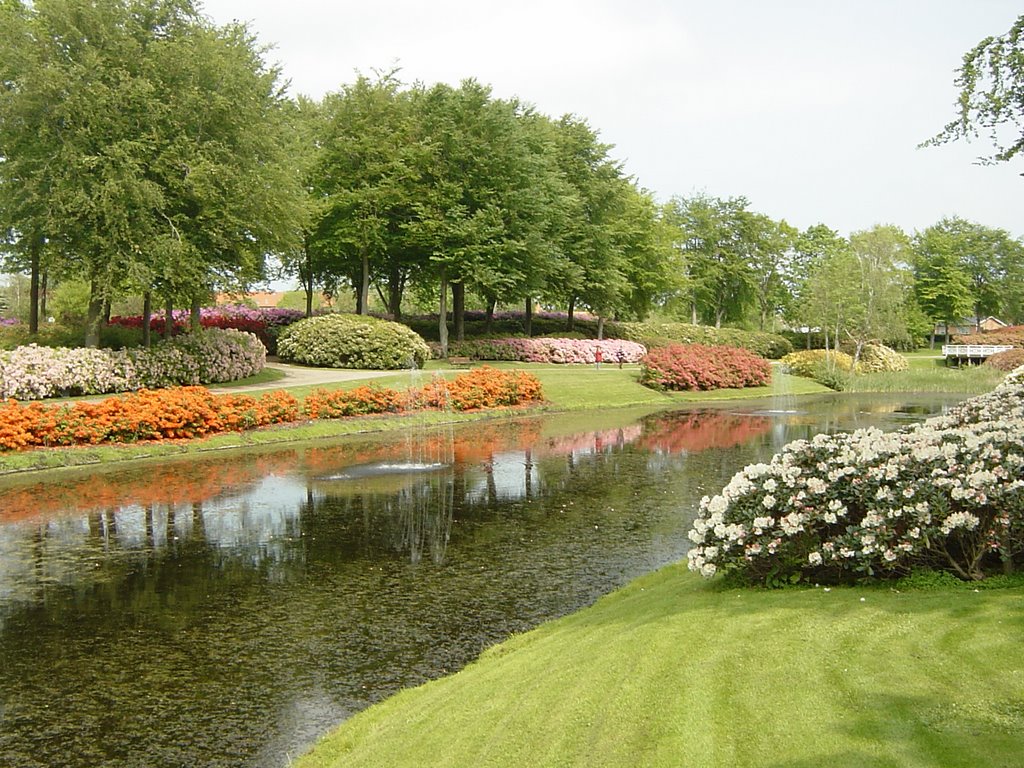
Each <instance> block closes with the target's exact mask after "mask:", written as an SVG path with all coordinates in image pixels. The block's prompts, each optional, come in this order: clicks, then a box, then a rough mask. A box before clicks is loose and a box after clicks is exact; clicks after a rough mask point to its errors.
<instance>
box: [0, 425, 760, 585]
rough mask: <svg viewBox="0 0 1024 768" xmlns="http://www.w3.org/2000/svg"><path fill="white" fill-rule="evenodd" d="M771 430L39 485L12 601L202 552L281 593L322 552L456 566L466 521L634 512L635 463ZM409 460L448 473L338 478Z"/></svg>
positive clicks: (637, 434) (587, 436)
mask: <svg viewBox="0 0 1024 768" xmlns="http://www.w3.org/2000/svg"><path fill="white" fill-rule="evenodd" d="M771 426H772V420H771V419H769V418H768V417H766V416H759V415H750V414H737V413H730V412H727V411H723V410H718V411H685V412H682V411H681V412H667V413H658V414H653V415H650V416H647V417H646V418H644V419H642V420H641V421H638V422H634V423H631V424H626V425H622V426H616V427H614V428H609V429H597V430H587V431H572V432H566V433H560V434H546V433H545V431H544V430H545V422H544V421H543V420H541V419H533V420H524V421H521V422H511V423H509V422H506V423H491V424H475V425H472V426H470V427H468V428H462V429H459V430H455V429H453V428H450V427H444V428H436V429H427V428H424V427H420V428H418V429H416V430H410V431H409V432H408V433H407V434H405V435H404V436H403V437H402V438H401V439H400V440H393V439H392V440H384V439H375V440H368V441H361V442H357V441H349V442H346V443H343V444H335V445H316V446H311V447H307V448H305V449H302V450H300V449H296V448H289V449H287V450H284V451H275V452H257V453H253V454H246V455H242V456H238V457H235V458H233V459H231V460H225V459H208V458H204V459H202V460H197V461H191V462H187V463H186V462H171V463H168V464H165V465H159V466H153V467H146V468H145V469H144V470H131V471H123V472H118V473H116V474H111V473H97V474H95V475H92V476H89V477H81V478H77V479H74V480H68V481H65V482H63V483H59V484H46V485H43V484H39V483H26V484H22V485H20V486H16V487H14V488H13V489H11V490H8V491H6V492H4V493H3V494H2V495H0V510H2V512H0V520H2V521H6V523H5V524H0V600H3V602H4V603H8V604H10V603H18V602H22V601H34V600H37V599H39V597H40V595H41V592H40V591H41V590H45V589H47V588H51V587H54V586H60V585H72V584H78V583H82V582H89V581H95V580H97V579H103V578H107V577H108V576H109V573H108V571H109V570H110V569H111V568H114V570H116V568H117V567H119V566H117V565H116V564H117V563H129V562H130V563H134V564H135V565H136V566H137V565H139V564H146V563H149V562H151V561H153V560H154V559H157V558H159V557H161V556H164V555H166V554H172V555H173V554H176V553H178V552H180V551H181V550H182V548H183V547H189V546H191V547H194V548H198V549H202V550H203V551H204V552H205V555H204V556H205V557H206V558H207V559H208V561H209V563H210V565H211V566H212V567H215V568H222V569H223V568H225V567H228V565H229V564H242V565H245V566H247V567H263V568H266V569H267V573H268V578H286V576H285V575H284V574H285V572H286V570H287V567H288V564H289V563H295V562H303V561H305V560H306V559H307V558H308V556H309V552H310V547H313V548H315V547H316V546H317V544H316V542H317V541H318V540H319V541H326V540H331V541H333V542H334V545H335V546H342V547H344V548H346V549H347V550H348V551H347V556H351V557H367V556H377V554H378V553H381V552H389V553H391V554H392V555H393V556H394V555H397V556H400V557H403V558H408V560H409V561H410V562H412V563H414V564H415V563H419V562H420V561H422V560H428V561H429V562H433V563H441V562H443V561H444V559H445V556H446V552H447V548H448V545H449V542H450V540H451V537H452V534H453V523H454V522H456V521H457V520H459V519H460V518H466V519H472V518H481V517H486V515H487V514H488V510H491V509H496V508H498V507H500V506H501V505H503V504H507V503H509V502H515V501H519V500H524V501H530V500H534V499H540V498H543V497H544V496H545V494H550V493H553V492H560V491H562V490H564V489H566V488H571V487H575V488H580V487H584V486H585V487H587V488H588V489H593V488H606V487H607V493H608V494H609V496H610V497H612V496H616V497H619V501H618V502H617V503H619V504H626V503H628V501H629V499H628V494H629V493H639V490H636V489H634V490H632V491H631V490H630V483H632V482H633V481H634V479H633V478H632V477H629V476H627V473H626V471H625V470H624V469H623V468H622V467H621V466H620V458H619V457H620V456H621V455H622V454H623V452H625V451H627V450H633V451H639V452H641V453H643V454H645V455H646V456H647V457H648V458H647V469H648V471H658V472H671V471H675V470H677V469H678V466H679V461H681V460H690V459H689V457H692V455H693V454H697V453H700V452H704V451H708V450H711V449H717V448H730V447H732V446H736V445H741V444H745V443H749V442H751V441H755V440H757V439H759V438H760V437H761V436H763V435H764V434H765V433H767V432H768V431H769V430H770V429H771ZM596 459H601V460H600V461H597V460H596ZM402 461H405V462H409V463H410V464H422V465H425V466H436V467H437V468H436V469H433V470H432V471H428V472H419V471H408V472H401V471H400V472H397V473H393V474H380V475H374V474H372V473H370V474H367V475H366V476H361V477H358V478H355V479H338V478H339V477H344V473H343V472H342V470H344V469H345V468H346V467H352V466H364V467H371V468H372V467H374V466H376V465H381V464H385V463H388V464H396V463H397V464H399V465H400V464H401V462H402ZM713 474H715V475H716V476H717V472H716V473H713ZM609 478H611V479H612V482H608V479H609ZM639 482H643V481H642V480H640V481H639ZM715 482H717V479H716V480H715ZM709 490H711V491H713V490H714V489H709ZM623 494H626V495H623ZM321 525H327V526H331V527H332V528H335V529H336V528H337V527H338V526H341V527H342V528H343V529H344V530H343V531H342V533H343V534H345V535H344V536H342V537H341V538H339V536H337V535H334V534H336V533H338V531H336V530H333V531H322V530H318V529H319V528H320V526H321ZM111 563H114V564H115V565H114V566H111V565H110V564H111ZM275 569H276V570H275ZM275 573H277V574H279V575H278V576H274V574H275Z"/></svg>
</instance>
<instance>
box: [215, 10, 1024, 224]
mask: <svg viewBox="0 0 1024 768" xmlns="http://www.w3.org/2000/svg"><path fill="white" fill-rule="evenodd" d="M203 8H204V11H205V13H206V14H207V15H208V16H209V17H210V18H212V19H213V20H214V21H215V22H216V23H218V24H224V23H227V22H229V21H232V20H234V19H237V20H241V21H246V22H248V23H249V27H250V29H251V30H252V31H253V32H254V33H255V34H256V35H257V37H258V38H259V40H260V41H261V42H262V43H264V44H268V45H272V46H274V48H273V50H272V51H271V52H269V53H268V60H270V61H272V62H276V63H278V64H280V66H281V67H282V69H283V72H284V76H285V77H286V78H287V79H288V80H290V82H291V92H292V93H293V94H294V93H303V94H306V95H309V96H313V97H320V96H322V95H323V94H324V93H326V92H328V91H333V90H337V89H338V88H339V87H340V86H341V85H342V84H343V83H347V82H351V81H352V80H353V79H354V76H355V73H356V71H360V72H363V73H366V74H372V72H373V70H374V69H389V68H391V67H392V66H394V65H395V64H396V63H397V65H398V66H400V67H401V78H402V79H403V80H404V81H406V82H412V81H415V80H419V81H422V82H424V83H427V84H433V83H436V82H446V83H452V84H457V83H458V82H459V81H460V80H462V79H464V78H467V77H473V78H476V79H477V80H479V81H480V82H482V83H485V84H488V85H490V86H492V88H493V90H494V94H495V95H496V96H499V97H510V96H518V97H519V98H520V99H522V100H523V101H526V102H529V103H531V104H533V105H535V106H536V107H537V108H538V109H539V110H540V111H541V112H544V113H546V114H549V115H551V116H553V117H558V116H560V115H562V114H564V113H566V112H572V113H574V114H576V115H579V116H581V117H584V118H586V119H587V120H588V121H589V123H590V125H591V126H592V127H594V128H596V129H597V130H598V131H599V132H600V134H601V138H602V139H603V140H604V141H606V142H608V143H610V144H614V145H615V149H614V150H613V151H612V155H613V156H614V157H616V158H618V159H620V160H622V161H624V164H625V168H626V171H627V172H628V173H630V174H631V175H633V176H634V177H635V178H636V179H637V180H638V182H639V183H640V185H641V186H643V187H645V188H647V189H649V190H651V191H652V192H654V193H655V195H656V196H657V198H658V199H659V200H667V199H668V198H669V197H671V196H673V195H683V196H687V195H691V194H694V193H696V192H707V193H708V194H711V195H715V196H719V197H733V196H741V195H742V196H745V197H747V198H748V199H749V200H750V203H751V208H752V209H753V210H756V211H759V212H762V213H765V214H768V215H770V216H772V217H774V218H779V219H782V218H784V219H786V220H787V221H789V222H790V223H791V224H793V225H795V226H797V227H800V228H801V229H802V228H805V227H807V226H809V225H811V224H815V223H818V222H822V223H824V224H827V225H828V226H830V227H832V228H834V229H837V230H839V231H840V232H841V233H842V234H849V233H850V232H852V231H855V230H859V229H864V228H867V227H870V226H872V225H874V224H877V223H893V224H897V225H899V226H901V227H903V228H904V229H905V230H907V231H908V232H913V231H914V230H918V229H923V228H925V227H927V226H929V225H931V224H934V223H935V222H936V221H938V220H939V219H940V218H942V217H943V216H950V215H959V216H963V217H964V218H967V219H970V220H973V221H977V222H979V223H982V224H985V225H988V226H994V227H1002V228H1004V229H1006V230H1008V231H1009V232H1010V233H1011V234H1013V235H1014V236H1020V235H1024V221H1022V217H1021V213H1020V212H1021V206H1020V196H1021V193H1022V192H1024V178H1022V177H1021V176H1020V175H1019V174H1020V173H1021V172H1024V161H1021V162H1018V163H1011V164H1005V163H1004V164H1002V165H999V166H981V165H977V164H975V162H974V161H975V158H977V157H978V156H979V155H982V154H989V153H990V147H989V144H988V143H987V142H986V141H984V140H979V141H976V142H974V143H965V142H962V141H961V142H957V143H955V144H948V145H945V146H941V147H932V148H927V149H917V145H918V144H919V143H920V142H921V141H923V140H925V139H928V138H929V137H931V136H933V135H934V134H935V133H937V132H938V131H939V130H941V128H942V127H943V126H944V125H945V124H946V123H947V122H949V121H950V120H951V119H952V118H953V116H954V111H953V109H954V101H955V99H956V91H955V89H954V86H953V76H954V70H955V69H956V67H957V66H958V65H959V63H960V61H961V58H962V56H963V54H964V52H966V51H967V50H968V49H970V48H971V47H973V46H974V45H975V44H976V43H977V42H978V41H980V40H981V39H982V38H984V37H986V36H988V35H1000V34H1003V33H1004V32H1006V31H1007V30H1008V29H1009V28H1010V26H1011V24H1012V23H1013V22H1014V20H1015V19H1016V18H1017V16H1018V15H1019V14H1020V13H1022V12H1024V8H1022V7H1021V6H1020V3H1019V2H1010V1H1009V0H856V1H852V0H775V1H773V2H765V1H763V0H704V1H702V2H696V1H695V0H683V1H679V2H671V1H670V0H618V1H616V0H520V1H519V2H508V3H502V4H500V5H499V4H492V3H488V2H485V1H484V0H475V1H474V0H431V1H430V2H423V1H422V0H417V1H416V2H413V0H363V1H362V2H358V3H356V2H350V1H349V0H340V1H333V2H332V1H331V0H291V1H290V2H282V1H281V0H206V2H204V3H203Z"/></svg>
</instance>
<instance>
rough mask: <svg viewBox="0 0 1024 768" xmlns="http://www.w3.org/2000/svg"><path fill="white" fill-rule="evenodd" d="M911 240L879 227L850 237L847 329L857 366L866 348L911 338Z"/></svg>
mask: <svg viewBox="0 0 1024 768" xmlns="http://www.w3.org/2000/svg"><path fill="white" fill-rule="evenodd" d="M909 249H910V239H909V238H908V237H907V235H906V234H905V233H904V232H903V231H902V230H900V229H899V228H898V227H896V226H893V225H877V226H875V227H872V228H871V229H868V230H863V231H860V232H854V233H853V234H851V235H850V257H851V259H852V266H853V271H852V277H853V289H854V292H853V296H852V297H851V301H850V307H849V312H850V317H849V320H848V322H847V325H846V328H845V329H844V330H845V332H846V335H847V337H848V339H849V341H850V342H852V344H853V346H854V353H853V358H854V364H856V362H857V361H858V360H859V359H860V353H861V350H862V349H863V347H864V345H865V344H866V343H868V342H870V341H876V340H887V341H894V340H901V341H903V342H904V343H905V341H906V339H908V338H909V332H908V328H907V317H908V314H907V313H908V309H909V304H910V299H911V296H912V290H913V275H912V273H911V271H910V262H911V255H910V253H909Z"/></svg>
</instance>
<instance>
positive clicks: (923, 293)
mask: <svg viewBox="0 0 1024 768" xmlns="http://www.w3.org/2000/svg"><path fill="white" fill-rule="evenodd" d="M972 239H973V238H972V237H971V232H970V227H969V226H968V225H967V222H964V221H963V220H962V219H943V220H942V221H940V222H939V223H938V224H934V225H932V226H930V227H928V228H927V229H925V230H924V231H923V232H919V233H917V234H916V235H915V236H914V239H913V259H914V295H915V297H916V299H917V303H918V306H920V307H921V309H922V311H924V313H925V314H926V315H927V316H928V318H929V320H930V321H931V324H932V333H931V347H932V348H933V349H934V348H935V326H936V324H937V323H942V324H943V325H944V327H945V329H946V336H947V337H948V336H949V329H950V328H951V327H952V326H953V325H954V324H955V323H956V322H957V321H959V320H960V319H961V318H963V317H965V316H966V315H968V314H969V313H970V312H971V310H972V309H973V308H974V296H973V292H972V285H971V278H970V275H969V274H968V272H967V269H966V261H967V259H968V258H969V257H968V253H969V251H970V250H971V249H972V247H973V246H972V242H971V240H972Z"/></svg>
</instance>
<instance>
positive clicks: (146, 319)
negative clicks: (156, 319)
mask: <svg viewBox="0 0 1024 768" xmlns="http://www.w3.org/2000/svg"><path fill="white" fill-rule="evenodd" d="M152 320H153V294H152V293H151V292H150V291H146V292H145V293H144V294H142V346H143V347H145V348H146V349H149V348H150V347H151V346H153V339H152V337H151V335H150V327H149V325H150V323H151V322H152Z"/></svg>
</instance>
